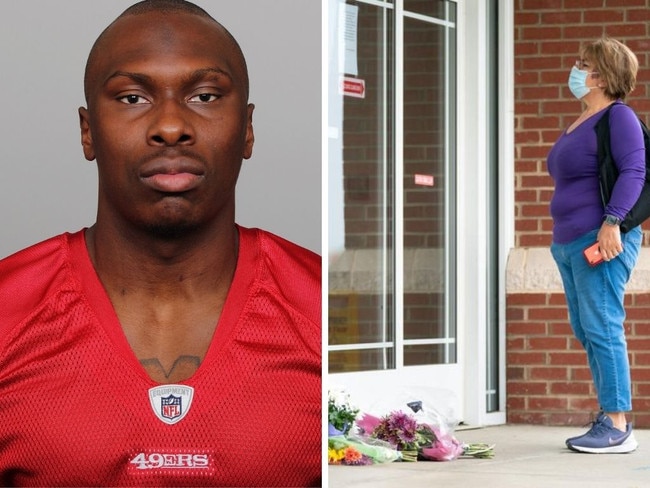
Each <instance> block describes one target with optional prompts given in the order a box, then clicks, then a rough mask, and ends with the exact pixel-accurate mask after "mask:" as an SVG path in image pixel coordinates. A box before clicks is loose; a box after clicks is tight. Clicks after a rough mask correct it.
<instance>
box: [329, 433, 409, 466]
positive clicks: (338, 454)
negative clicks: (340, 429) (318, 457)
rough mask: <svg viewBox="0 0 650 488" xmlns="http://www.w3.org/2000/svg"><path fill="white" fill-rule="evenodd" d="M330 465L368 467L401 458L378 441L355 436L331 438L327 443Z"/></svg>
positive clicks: (386, 445) (384, 443)
mask: <svg viewBox="0 0 650 488" xmlns="http://www.w3.org/2000/svg"><path fill="white" fill-rule="evenodd" d="M327 458H328V464H344V465H347V466H366V465H368V464H382V463H390V462H393V461H395V460H397V459H398V458H399V454H398V452H397V451H396V450H395V449H393V448H392V447H391V446H390V445H389V444H388V443H386V442H383V441H380V440H378V439H361V438H359V437H357V436H355V435H353V434H352V435H347V436H336V437H330V438H329V439H328V443H327Z"/></svg>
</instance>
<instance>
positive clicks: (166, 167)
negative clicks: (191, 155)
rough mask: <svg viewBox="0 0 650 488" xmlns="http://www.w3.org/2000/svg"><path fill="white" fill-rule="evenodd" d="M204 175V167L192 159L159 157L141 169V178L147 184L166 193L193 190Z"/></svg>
mask: <svg viewBox="0 0 650 488" xmlns="http://www.w3.org/2000/svg"><path fill="white" fill-rule="evenodd" d="M203 176H204V171H203V168H202V167H201V166H200V165H198V164H196V163H193V162H190V161H175V160H162V159H157V160H154V161H151V162H149V163H147V164H145V165H144V166H143V167H142V168H141V170H140V179H141V180H142V182H143V183H144V184H145V185H146V186H148V187H150V188H151V189H153V190H156V191H160V192H165V193H181V192H185V191H189V190H193V189H194V188H196V187H197V186H198V185H199V184H200V183H201V181H202V180H203Z"/></svg>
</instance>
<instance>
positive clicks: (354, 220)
mask: <svg viewBox="0 0 650 488" xmlns="http://www.w3.org/2000/svg"><path fill="white" fill-rule="evenodd" d="M456 51H457V48H456V3H455V2H454V1H448V0H419V1H417V0H397V1H395V2H392V1H391V2H383V1H376V0H358V1H353V0H347V1H342V0H330V1H329V54H330V57H329V70H328V73H329V83H328V85H329V92H328V93H329V98H328V124H329V147H328V158H329V160H328V169H329V178H328V179H329V207H328V215H329V230H328V235H329V274H328V282H329V285H328V286H329V303H328V309H329V328H328V332H329V346H328V367H329V372H330V374H331V376H330V383H336V384H342V385H343V386H346V387H347V388H348V389H349V390H350V393H351V394H352V396H353V398H355V399H357V401H358V402H360V403H361V404H362V405H367V406H369V404H370V403H372V402H373V401H374V400H376V399H377V396H378V391H377V385H378V384H381V385H384V386H386V387H387V388H389V389H390V388H396V387H398V386H406V385H408V384H413V385H420V387H431V388H437V389H440V390H446V391H449V392H451V393H452V395H453V396H455V397H456V398H457V402H456V407H455V408H456V410H457V411H455V412H454V415H458V416H460V415H462V412H460V411H459V410H460V408H461V407H460V405H462V398H461V396H462V391H461V390H462V385H463V382H462V371H461V366H460V364H459V361H458V358H459V350H458V340H457V327H456V312H455V308H456V264H455V263H456V256H455V248H456V210H455V191H454V189H455V185H456V179H455V172H456V151H455V141H456V97H457V95H456V64H457V60H456ZM380 394H383V395H385V394H386V391H385V390H384V391H382V392H381V393H380Z"/></svg>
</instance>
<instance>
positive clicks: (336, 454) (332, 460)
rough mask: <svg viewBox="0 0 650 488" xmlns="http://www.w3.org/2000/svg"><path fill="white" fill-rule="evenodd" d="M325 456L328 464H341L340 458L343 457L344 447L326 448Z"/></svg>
mask: <svg viewBox="0 0 650 488" xmlns="http://www.w3.org/2000/svg"><path fill="white" fill-rule="evenodd" d="M327 458H328V463H329V464H341V460H342V459H343V458H345V450H344V449H332V448H331V447H328V448H327Z"/></svg>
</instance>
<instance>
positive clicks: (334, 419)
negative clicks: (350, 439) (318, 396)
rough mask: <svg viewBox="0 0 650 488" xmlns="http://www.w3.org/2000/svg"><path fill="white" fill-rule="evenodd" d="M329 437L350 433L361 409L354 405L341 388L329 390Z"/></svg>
mask: <svg viewBox="0 0 650 488" xmlns="http://www.w3.org/2000/svg"><path fill="white" fill-rule="evenodd" d="M328 397H329V398H328V402H327V403H328V422H329V435H330V436H333V435H345V434H347V433H348V432H350V429H351V428H352V426H353V424H354V421H355V420H356V418H357V416H358V415H359V409H358V408H357V407H356V406H355V405H352V403H351V401H350V395H349V394H348V393H347V392H346V391H345V390H344V389H341V388H335V389H331V390H328Z"/></svg>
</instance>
